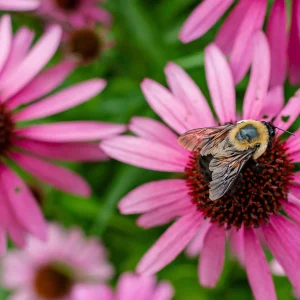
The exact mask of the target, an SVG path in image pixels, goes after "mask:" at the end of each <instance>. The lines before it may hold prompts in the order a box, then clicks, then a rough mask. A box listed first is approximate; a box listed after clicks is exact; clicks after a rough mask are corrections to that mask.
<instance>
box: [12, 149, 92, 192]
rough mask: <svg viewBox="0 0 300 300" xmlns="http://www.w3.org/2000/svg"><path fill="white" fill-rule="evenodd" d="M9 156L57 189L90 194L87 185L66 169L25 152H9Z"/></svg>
mask: <svg viewBox="0 0 300 300" xmlns="http://www.w3.org/2000/svg"><path fill="white" fill-rule="evenodd" d="M10 157H11V158H12V159H13V160H14V161H15V162H16V163H17V164H18V165H19V166H21V167H22V168H24V169H25V170H26V171H27V172H28V173H30V174H32V175H33V176H35V177H37V178H39V179H40V180H42V181H45V182H46V183H48V184H49V185H52V186H53V187H55V188H57V189H59V190H62V191H64V192H67V193H70V194H75V195H79V196H83V197H88V196H90V194H91V190H90V187H89V185H88V184H87V183H86V182H85V181H84V180H83V179H82V178H81V177H80V176H79V175H77V174H75V173H73V172H72V171H70V170H68V169H65V168H63V167H60V166H56V165H53V164H50V163H48V162H46V161H43V160H40V159H38V158H36V157H33V156H29V155H25V154H20V153H11V154H10Z"/></svg>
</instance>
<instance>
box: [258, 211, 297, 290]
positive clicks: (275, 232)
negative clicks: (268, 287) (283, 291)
mask: <svg viewBox="0 0 300 300" xmlns="http://www.w3.org/2000/svg"><path fill="white" fill-rule="evenodd" d="M262 231H263V233H264V237H265V239H266V242H267V244H268V246H269V248H270V250H271V251H272V254H273V255H274V257H275V259H276V260H277V261H278V262H279V264H280V265H281V266H282V267H283V269H284V271H285V273H286V275H287V277H288V278H289V280H290V281H291V283H292V284H293V286H294V287H295V289H296V291H297V293H299V292H300V282H299V257H300V250H299V246H300V232H299V231H300V229H299V226H298V225H295V224H293V223H292V222H291V221H289V220H287V219H286V218H285V217H283V216H272V217H271V222H270V223H269V224H268V225H267V226H262Z"/></svg>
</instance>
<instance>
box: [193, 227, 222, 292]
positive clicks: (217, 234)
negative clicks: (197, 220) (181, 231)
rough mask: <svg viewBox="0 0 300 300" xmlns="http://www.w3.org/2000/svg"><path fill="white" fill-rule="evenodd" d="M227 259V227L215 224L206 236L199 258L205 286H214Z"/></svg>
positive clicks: (200, 271)
mask: <svg viewBox="0 0 300 300" xmlns="http://www.w3.org/2000/svg"><path fill="white" fill-rule="evenodd" d="M224 259H225V229H224V228H223V227H218V225H216V224H213V225H212V226H211V227H210V228H209V229H208V231H207V233H206V235H205V238H204V245H203V249H202V252H201V255H200V260H199V279H200V283H201V284H202V285H203V286H205V287H214V286H215V285H216V284H217V281H218V279H219V277H220V274H221V272H222V269H223V265H224Z"/></svg>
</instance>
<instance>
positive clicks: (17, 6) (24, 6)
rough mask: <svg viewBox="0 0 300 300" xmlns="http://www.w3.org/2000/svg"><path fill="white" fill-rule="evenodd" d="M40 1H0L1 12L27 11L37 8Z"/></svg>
mask: <svg viewBox="0 0 300 300" xmlns="http://www.w3.org/2000/svg"><path fill="white" fill-rule="evenodd" d="M39 5H40V0H9V1H7V0H0V9H1V10H13V11H28V10H34V9H36V8H38V6H39Z"/></svg>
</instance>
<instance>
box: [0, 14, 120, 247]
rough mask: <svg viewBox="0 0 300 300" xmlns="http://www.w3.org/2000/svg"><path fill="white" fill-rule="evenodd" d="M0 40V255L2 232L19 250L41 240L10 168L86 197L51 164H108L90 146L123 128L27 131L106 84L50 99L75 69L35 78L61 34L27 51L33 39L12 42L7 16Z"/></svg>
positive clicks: (66, 66) (84, 124)
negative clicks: (31, 239)
mask: <svg viewBox="0 0 300 300" xmlns="http://www.w3.org/2000/svg"><path fill="white" fill-rule="evenodd" d="M0 37H1V55H0V129H1V132H0V156H1V164H0V195H1V196H0V199H1V200H0V207H1V208H0V252H1V253H3V252H4V251H5V248H6V246H5V236H6V231H7V232H8V233H9V235H10V236H11V238H12V239H13V241H14V242H15V243H16V244H17V245H19V246H23V245H24V243H25V234H26V232H29V233H32V234H34V235H36V236H38V237H40V238H45V234H46V227H45V223H44V220H43V217H42V214H41V212H40V210H39V207H38V205H37V203H36V201H35V199H34V198H33V196H32V193H31V192H30V191H29V189H28V187H27V186H26V185H25V183H24V182H23V181H22V179H21V178H20V177H19V176H18V175H17V174H16V173H15V171H13V169H12V168H11V167H12V166H13V165H18V166H19V167H21V168H22V169H24V171H26V172H28V173H29V174H31V175H33V176H34V177H36V178H38V179H39V180H41V181H44V182H46V183H48V184H50V185H51V186H53V187H55V188H58V189H60V190H62V191H64V192H67V193H72V194H77V195H80V196H89V195H90V187H89V186H88V184H87V183H86V182H85V181H84V180H83V179H82V178H81V177H80V176H79V175H77V174H75V173H73V172H72V171H70V170H68V169H66V168H64V167H62V166H59V165H57V164H54V163H52V162H51V160H56V161H74V162H76V161H98V160H103V159H107V156H106V155H105V154H104V153H103V151H101V150H100V149H99V147H98V146H97V144H96V143H92V142H93V141H94V142H96V141H99V140H100V139H103V138H107V137H111V136H113V135H116V134H118V133H121V132H123V131H124V130H125V126H123V125H118V124H110V123H104V122H94V121H69V122H59V123H44V124H34V125H33V124H32V122H31V124H30V125H28V124H27V125H26V121H32V120H37V119H39V118H42V117H47V116H51V115H54V114H57V113H59V112H62V111H65V110H67V109H69V108H72V107H74V106H76V105H79V104H80V103H83V102H85V101H87V100H89V99H90V98H92V97H94V96H96V95H97V94H98V93H99V92H100V91H101V90H102V89H103V88H104V87H105V84H106V83H105V81H104V80H102V79H92V80H87V81H84V82H81V83H80V84H76V85H74V86H72V87H69V88H66V89H64V90H62V91H59V92H56V93H54V94H51V95H49V93H50V92H51V91H52V90H54V89H56V88H57V87H58V86H59V85H60V84H61V83H62V82H63V81H64V79H65V78H66V77H67V75H68V74H70V72H72V70H73V69H74V63H72V62H69V61H65V62H62V63H60V64H58V65H55V66H53V67H50V68H48V69H47V70H46V71H43V72H42V69H43V68H44V66H45V65H46V64H47V63H48V62H49V60H50V59H51V57H52V56H53V55H54V53H55V51H56V49H57V47H58V45H59V43H60V38H61V30H60V28H59V27H56V26H54V27H51V28H49V30H48V31H47V32H46V33H45V34H44V35H43V36H42V37H41V38H40V39H39V41H38V42H37V43H36V44H35V45H34V46H33V47H32V48H31V49H30V47H31V43H32V40H33V37H34V35H33V33H32V32H31V31H30V30H28V29H27V28H24V27H23V28H21V29H20V30H19V31H17V33H16V34H15V35H14V36H13V34H12V29H11V22H10V17H9V16H4V17H2V18H1V19H0ZM32 102H35V103H32ZM29 104H30V105H29ZM7 163H8V164H7Z"/></svg>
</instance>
